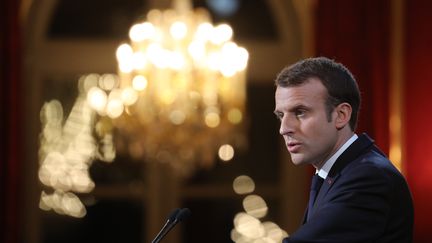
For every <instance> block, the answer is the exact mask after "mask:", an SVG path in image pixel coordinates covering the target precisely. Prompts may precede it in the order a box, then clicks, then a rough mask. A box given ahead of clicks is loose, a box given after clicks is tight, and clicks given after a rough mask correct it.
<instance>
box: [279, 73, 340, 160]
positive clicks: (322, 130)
mask: <svg viewBox="0 0 432 243" xmlns="http://www.w3.org/2000/svg"><path fill="white" fill-rule="evenodd" d="M327 96H328V93H327V89H326V88H325V86H324V85H323V84H322V83H321V82H320V81H319V80H318V79H316V78H310V79H308V80H307V81H306V82H305V83H304V84H302V85H300V86H294V87H280V86H278V87H277V89H276V94H275V101H276V108H275V114H276V116H277V117H278V118H279V120H280V122H281V123H280V129H279V133H280V134H281V135H282V136H283V138H284V140H285V145H286V147H287V149H288V151H289V153H290V154H291V160H292V161H293V163H294V164H296V165H300V164H312V165H314V166H315V168H321V166H322V164H323V163H324V162H325V161H326V160H327V159H328V158H329V157H330V156H331V155H332V154H334V153H335V151H336V150H337V143H338V129H337V128H336V125H335V122H334V121H335V118H336V116H337V113H336V112H335V111H333V112H332V113H331V121H329V119H328V117H327V112H326V106H325V102H326V99H327Z"/></svg>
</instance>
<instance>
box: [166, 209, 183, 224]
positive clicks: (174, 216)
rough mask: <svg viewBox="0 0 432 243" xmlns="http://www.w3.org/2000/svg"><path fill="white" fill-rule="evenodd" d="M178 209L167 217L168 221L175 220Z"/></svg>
mask: <svg viewBox="0 0 432 243" xmlns="http://www.w3.org/2000/svg"><path fill="white" fill-rule="evenodd" d="M180 211H181V210H180V208H176V209H174V210H173V211H172V212H171V213H170V214H169V216H168V221H174V220H175V219H176V218H177V215H178V214H179V213H180Z"/></svg>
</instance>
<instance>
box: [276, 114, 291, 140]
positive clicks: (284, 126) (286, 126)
mask: <svg viewBox="0 0 432 243" xmlns="http://www.w3.org/2000/svg"><path fill="white" fill-rule="evenodd" d="M294 131H295V121H294V120H293V119H290V117H289V116H288V115H284V116H283V117H282V120H281V123H280V127H279V133H280V135H282V136H283V135H291V134H293V133H294Z"/></svg>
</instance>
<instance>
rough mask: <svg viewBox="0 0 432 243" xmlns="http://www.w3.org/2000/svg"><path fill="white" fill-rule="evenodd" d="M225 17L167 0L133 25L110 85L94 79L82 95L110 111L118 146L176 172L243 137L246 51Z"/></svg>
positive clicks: (229, 152)
mask: <svg viewBox="0 0 432 243" xmlns="http://www.w3.org/2000/svg"><path fill="white" fill-rule="evenodd" d="M232 36H233V30H232V29H231V27H230V26H229V25H227V24H219V25H216V26H214V25H212V24H211V21H210V16H209V14H208V12H207V11H206V10H204V9H195V10H193V9H192V8H191V4H190V2H189V1H178V0H177V1H174V9H167V10H164V11H160V10H156V9H153V10H150V11H149V12H148V14H147V18H146V20H145V21H144V22H141V23H137V24H135V25H133V26H132V27H131V29H130V31H129V37H130V42H129V43H124V44H121V45H120V46H119V47H118V49H117V52H116V56H117V60H118V77H117V80H115V81H114V82H115V83H116V82H117V83H118V84H116V85H114V88H112V89H104V87H100V86H99V87H94V88H92V89H91V90H89V92H88V96H87V97H88V102H89V104H90V105H91V106H92V107H93V109H95V110H96V111H97V112H98V113H99V115H101V116H106V117H109V118H111V121H112V124H113V127H114V128H115V131H116V133H118V135H119V136H118V137H116V143H117V148H118V149H119V150H120V151H121V150H123V151H125V152H127V153H129V154H131V155H132V156H134V157H136V158H144V160H146V161H158V162H166V163H169V164H170V165H172V166H173V167H174V168H175V171H177V172H179V173H180V174H182V175H187V174H190V173H191V172H192V171H193V170H194V169H195V168H197V167H210V166H211V165H212V164H213V162H214V159H215V155H216V154H217V153H218V154H219V157H220V158H221V159H222V160H229V159H231V158H232V156H233V153H234V150H233V148H234V147H241V146H243V145H244V144H245V138H244V133H243V127H244V126H243V124H244V112H245V99H246V91H245V78H246V67H247V61H248V57H249V55H248V52H247V50H246V49H245V48H243V47H240V46H238V45H237V44H236V43H235V42H234V41H232Z"/></svg>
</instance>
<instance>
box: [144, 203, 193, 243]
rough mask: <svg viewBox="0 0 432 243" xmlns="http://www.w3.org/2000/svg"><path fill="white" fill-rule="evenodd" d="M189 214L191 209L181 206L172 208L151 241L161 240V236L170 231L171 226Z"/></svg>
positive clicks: (156, 242)
mask: <svg viewBox="0 0 432 243" xmlns="http://www.w3.org/2000/svg"><path fill="white" fill-rule="evenodd" d="M190 215H191V211H190V210H189V209H188V208H182V209H179V208H176V209H174V211H172V212H171V213H170V215H169V216H168V219H167V221H166V223H165V225H164V226H163V227H162V229H161V230H160V231H159V233H158V234H157V235H156V237H155V238H154V240H153V241H152V243H158V242H160V241H161V240H162V238H163V237H165V235H166V234H168V232H170V230H171V229H172V228H174V226H175V225H176V224H177V223H178V222H180V221H183V220H185V219H187V218H188V217H189V216H190Z"/></svg>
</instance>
